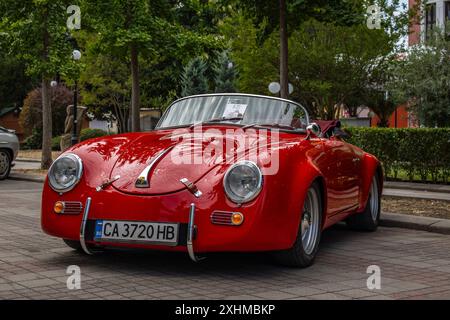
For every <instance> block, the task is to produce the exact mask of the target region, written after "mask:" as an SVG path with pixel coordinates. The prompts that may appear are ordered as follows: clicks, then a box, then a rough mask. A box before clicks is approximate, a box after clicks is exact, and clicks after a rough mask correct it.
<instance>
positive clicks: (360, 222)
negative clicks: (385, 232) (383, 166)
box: [347, 175, 381, 231]
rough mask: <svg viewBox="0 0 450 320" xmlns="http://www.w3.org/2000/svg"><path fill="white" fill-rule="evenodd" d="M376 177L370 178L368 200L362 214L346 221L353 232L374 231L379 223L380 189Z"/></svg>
mask: <svg viewBox="0 0 450 320" xmlns="http://www.w3.org/2000/svg"><path fill="white" fill-rule="evenodd" d="M378 185H379V182H378V177H377V176H376V175H375V176H374V177H373V178H372V184H371V185H370V190H369V199H368V200H367V204H366V208H365V209H364V211H363V212H361V213H358V214H355V215H353V216H351V217H349V218H348V219H347V225H348V226H349V227H350V228H352V229H355V230H361V231H375V230H376V229H377V228H378V223H379V221H380V207H381V205H380V201H381V195H380V188H379V187H378Z"/></svg>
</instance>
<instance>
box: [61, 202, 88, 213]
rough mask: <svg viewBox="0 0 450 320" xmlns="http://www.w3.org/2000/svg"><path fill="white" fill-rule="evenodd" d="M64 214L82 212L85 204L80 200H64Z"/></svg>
mask: <svg viewBox="0 0 450 320" xmlns="http://www.w3.org/2000/svg"><path fill="white" fill-rule="evenodd" d="M63 203H64V210H63V211H62V212H61V213H63V214H80V213H81V212H82V211H83V204H82V203H81V202H78V201H64V202H63Z"/></svg>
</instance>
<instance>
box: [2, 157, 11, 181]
mask: <svg viewBox="0 0 450 320" xmlns="http://www.w3.org/2000/svg"><path fill="white" fill-rule="evenodd" d="M10 171H11V156H10V155H9V152H8V151H6V150H0V180H5V179H6V178H8V176H9V172H10Z"/></svg>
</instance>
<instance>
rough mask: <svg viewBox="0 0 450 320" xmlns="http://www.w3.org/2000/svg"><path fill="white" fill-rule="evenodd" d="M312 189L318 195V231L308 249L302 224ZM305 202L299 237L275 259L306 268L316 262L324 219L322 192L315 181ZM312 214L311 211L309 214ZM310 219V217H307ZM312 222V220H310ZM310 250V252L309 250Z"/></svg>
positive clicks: (289, 265)
mask: <svg viewBox="0 0 450 320" xmlns="http://www.w3.org/2000/svg"><path fill="white" fill-rule="evenodd" d="M310 191H311V192H312V193H313V194H314V195H315V196H316V197H317V199H316V201H315V202H316V206H317V213H318V217H317V219H318V220H317V221H316V220H315V222H314V225H316V223H317V229H316V230H317V232H314V233H313V239H315V240H313V241H314V244H313V245H312V247H311V246H310V248H309V249H308V250H305V247H304V243H303V240H302V229H303V227H302V225H303V223H304V219H306V218H307V217H306V216H305V213H306V210H305V204H306V202H307V201H308V198H309V197H310ZM305 204H304V205H303V207H302V216H301V218H300V225H299V228H298V233H297V238H296V239H295V242H294V245H293V246H292V247H291V248H290V249H287V250H282V251H277V252H275V253H274V258H275V260H276V261H277V262H278V263H279V264H281V265H284V266H288V267H297V268H306V267H309V266H310V265H312V264H313V263H314V259H315V258H316V254H317V251H318V250H319V243H320V238H321V235H322V219H323V206H322V193H321V191H320V187H319V184H318V183H317V182H314V183H313V184H312V185H311V186H310V187H309V189H308V193H307V195H306V197H305ZM309 216H311V213H310V214H309ZM306 220H308V219H306ZM309 223H311V220H309ZM309 223H308V225H309ZM307 251H309V252H307Z"/></svg>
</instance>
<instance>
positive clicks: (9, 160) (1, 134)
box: [0, 127, 19, 180]
mask: <svg viewBox="0 0 450 320" xmlns="http://www.w3.org/2000/svg"><path fill="white" fill-rule="evenodd" d="M18 152H19V139H18V138H17V136H16V134H15V131H14V130H9V129H6V128H3V127H0V180H4V179H6V178H8V176H9V172H10V171H11V168H12V167H13V166H14V160H15V159H16V157H17V153H18Z"/></svg>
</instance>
